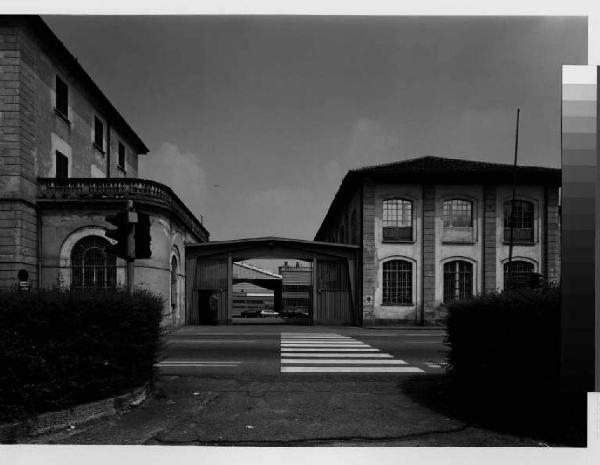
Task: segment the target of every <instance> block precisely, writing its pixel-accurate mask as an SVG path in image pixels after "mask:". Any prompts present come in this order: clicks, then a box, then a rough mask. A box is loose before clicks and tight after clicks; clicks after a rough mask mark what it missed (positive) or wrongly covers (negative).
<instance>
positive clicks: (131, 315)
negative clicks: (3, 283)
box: [0, 289, 162, 419]
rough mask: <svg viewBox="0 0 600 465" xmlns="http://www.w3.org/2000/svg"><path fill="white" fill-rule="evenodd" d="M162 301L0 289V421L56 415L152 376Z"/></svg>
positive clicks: (139, 294) (144, 294) (146, 295)
mask: <svg viewBox="0 0 600 465" xmlns="http://www.w3.org/2000/svg"><path fill="white" fill-rule="evenodd" d="M161 319H162V298H161V297H159V296H156V295H154V294H152V293H150V292H148V291H136V292H135V293H134V294H133V295H130V294H129V293H127V292H126V291H124V290H116V291H115V290H111V291H103V290H85V291H66V290H62V289H54V290H39V291H30V292H18V291H14V292H3V293H2V292H0V367H2V369H1V370H0V417H1V418H3V419H6V418H12V417H21V416H27V415H33V414H37V413H41V412H44V411H51V410H58V409H61V408H65V407H68V406H71V405H74V404H79V403H84V402H89V401H94V400H98V399H102V398H105V397H111V396H113V395H117V394H121V393H122V392H124V391H126V390H127V389H129V388H132V387H136V386H139V385H142V384H144V383H146V382H148V381H150V380H151V379H152V376H153V373H154V364H155V363H156V361H157V357H158V354H159V352H160V349H161V344H162V330H161V325H160V322H161Z"/></svg>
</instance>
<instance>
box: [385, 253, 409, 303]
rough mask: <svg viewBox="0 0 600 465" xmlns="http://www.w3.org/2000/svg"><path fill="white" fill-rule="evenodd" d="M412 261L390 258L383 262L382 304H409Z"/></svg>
mask: <svg viewBox="0 0 600 465" xmlns="http://www.w3.org/2000/svg"><path fill="white" fill-rule="evenodd" d="M412 281H413V279H412V263H411V262H408V261H406V260H390V261H388V262H385V263H384V264H383V300H382V304H383V305H411V304H412V301H413V297H412V287H413V286H412Z"/></svg>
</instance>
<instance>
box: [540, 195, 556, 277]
mask: <svg viewBox="0 0 600 465" xmlns="http://www.w3.org/2000/svg"><path fill="white" fill-rule="evenodd" d="M546 201H547V205H546V215H545V218H546V224H545V228H546V245H545V248H544V249H545V255H546V260H544V270H543V274H544V276H546V278H547V279H548V280H549V281H556V282H558V281H559V280H560V223H559V215H558V189H557V188H556V187H552V188H551V187H546Z"/></svg>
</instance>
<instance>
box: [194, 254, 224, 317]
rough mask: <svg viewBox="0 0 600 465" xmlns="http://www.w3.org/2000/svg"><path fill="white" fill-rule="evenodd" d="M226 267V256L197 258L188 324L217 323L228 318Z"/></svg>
mask: <svg viewBox="0 0 600 465" xmlns="http://www.w3.org/2000/svg"><path fill="white" fill-rule="evenodd" d="M227 267H228V261H227V257H224V258H214V257H211V258H198V261H197V264H196V276H195V281H194V288H193V290H192V292H193V293H192V306H191V314H190V318H189V319H188V324H192V325H199V324H217V323H220V322H221V323H222V322H226V321H227V320H228V318H229V315H228V313H229V312H228V305H229V301H228V298H227V297H228V285H227V282H228V279H227V278H228V276H227V275H228V269H227Z"/></svg>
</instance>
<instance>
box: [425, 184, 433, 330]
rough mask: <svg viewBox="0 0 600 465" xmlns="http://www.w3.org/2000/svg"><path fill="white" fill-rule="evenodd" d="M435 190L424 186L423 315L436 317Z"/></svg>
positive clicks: (429, 186) (428, 317)
mask: <svg viewBox="0 0 600 465" xmlns="http://www.w3.org/2000/svg"><path fill="white" fill-rule="evenodd" d="M435 267H436V263H435V188H434V186H432V185H424V186H423V314H424V317H425V320H428V319H430V318H433V317H435Z"/></svg>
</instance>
